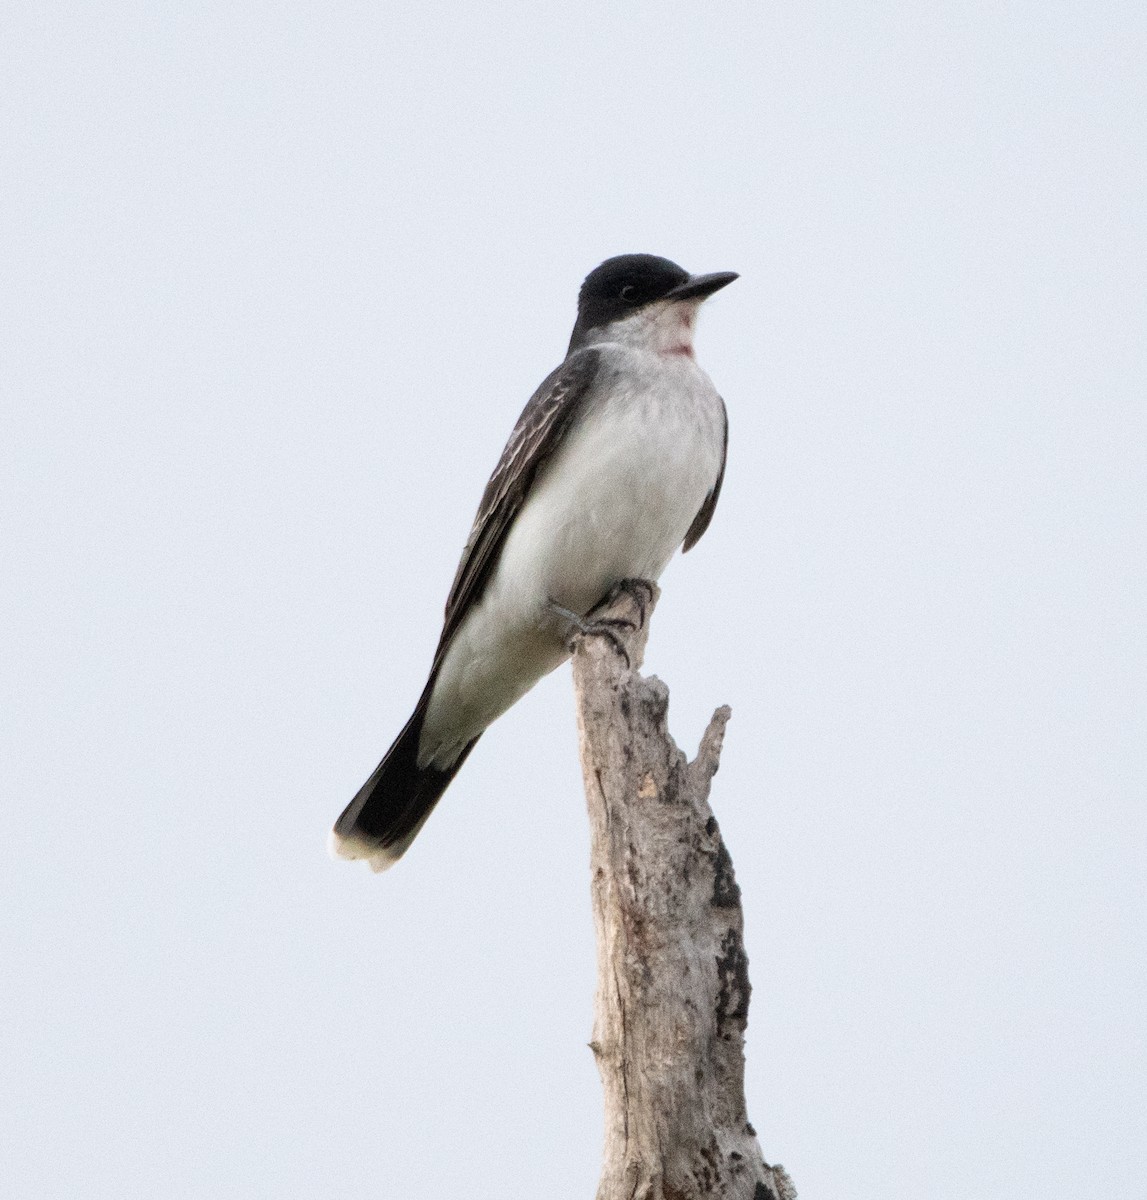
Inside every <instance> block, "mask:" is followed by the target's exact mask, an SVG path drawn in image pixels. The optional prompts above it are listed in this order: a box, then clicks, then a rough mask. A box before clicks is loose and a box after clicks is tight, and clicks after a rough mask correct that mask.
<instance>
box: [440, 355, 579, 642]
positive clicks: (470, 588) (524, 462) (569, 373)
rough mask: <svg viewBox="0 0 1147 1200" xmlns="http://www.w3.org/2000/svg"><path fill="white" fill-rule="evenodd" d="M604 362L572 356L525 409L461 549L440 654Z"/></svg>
mask: <svg viewBox="0 0 1147 1200" xmlns="http://www.w3.org/2000/svg"><path fill="white" fill-rule="evenodd" d="M600 362H601V352H600V351H599V350H594V349H587V350H579V351H577V352H576V353H574V354H571V355H570V356H569V357H568V358H567V359H566V360H565V361H564V362H563V363H562V365H561V366H560V367H558V368H557V369H556V370H555V371H553V372H551V374H549V375H548V376H546V378H545V379H544V380H543V381H542V384H541V386H540V387H539V388H538V390H537V391H536V392H535V393H534V394H533V395H532V396H531V397H530V399H529V402H528V403H527V404H526V407H525V408H524V409H523V410H522V415H521V416H520V417H519V418H518V423H517V425H515V426H514V432H513V433H511V434H510V440H509V441H508V442H507V443H506V448H505V450H503V451H502V457H501V459H500V460H499V462H498V465H497V467H496V468H495V469H494V474H493V475H491V476H490V482H489V483H488V484H487V485H486V491H485V492H484V493H483V495H482V502H481V504H479V505H478V515H477V516H476V517H475V518H474V526H473V528H472V529H471V530H470V537H469V538H468V539H467V542H466V548H465V549H464V550H463V551H462V561H461V562H460V563H459V564H458V571H457V574H455V576H454V583H453V586H452V587H451V588H450V596H449V598H448V599H447V601H446V620H445V623H444V625H443V627H442V638H441V640H440V641H439V643H438V650H439V655H441V653H442V651H443V650H444V649H445V647H446V646H447V644H448V643H449V641H450V639H451V638H452V637H453V636H454V633H455V631H456V630H457V628H458V626H459V625H460V624H461V623H462V620H463V618H464V617H465V616H466V614H467V613H468V612H469V610H470V607H471V605H472V604H474V603H475V601H477V600H478V599H479V597H480V596H481V595H482V592H483V590H484V589H485V587H486V584H487V582H488V581H489V579H490V576H491V575H492V573H493V571H494V567H495V566H496V565H497V562H498V555H499V554H500V553H501V549H502V546H503V545H504V543H505V540H506V535H507V534H508V533H509V531H510V526H511V525H512V524H513V522H514V518H515V517H516V516H517V515H518V512H519V510H520V509H521V507H522V504H523V503H524V501H525V499H526V495H527V493H528V492H529V490H530V486H531V484H532V483H533V481H534V479H535V478H536V477H537V474H538V471H539V470H540V469H541V468H542V466H543V465H544V464H545V463H546V462H547V461H548V460H549V458H550V457H551V455H552V454H553V452H554V449H555V448H556V447H557V445H558V443H559V441H560V440H561V435H562V433H564V431H565V430H566V429H567V428H569V424H570V421H571V420H572V419H573V418H574V416H575V415H576V413H577V412H578V410H579V409H580V407H581V404H582V401H583V400H584V399H585V397H586V395H587V394H588V393H589V390H590V385H591V384H592V383H593V380H594V377H595V376H596V374H597V371H598V366H599V364H600Z"/></svg>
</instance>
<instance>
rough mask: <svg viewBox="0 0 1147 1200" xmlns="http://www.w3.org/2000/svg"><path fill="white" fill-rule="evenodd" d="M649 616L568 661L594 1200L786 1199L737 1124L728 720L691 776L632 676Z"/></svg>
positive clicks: (657, 700) (785, 1189)
mask: <svg viewBox="0 0 1147 1200" xmlns="http://www.w3.org/2000/svg"><path fill="white" fill-rule="evenodd" d="M655 602H656V596H654V599H653V601H652V602H650V603H648V604H646V605H645V611H644V613H642V611H641V605H640V603H639V602H638V601H637V600H636V599H635V598H634V597H633V596H630V595H628V594H623V595H621V596H619V597H618V598H617V599H616V600H614V601H613V602H611V603H610V605H609V607H608V608H607V609H605V610H602V611H601V612H599V613H596V614H595V617H607V618H613V619H618V618H620V619H624V620H628V621H629V622H631V624H632V626H633V628H632V629H624V628H620V627H616V626H614V627H613V629H614V632H616V634H617V639H616V640H615V639H613V638H610V637H606V636H601V635H598V634H594V633H590V634H586V635H582V636H580V637H579V638H578V639H577V645H576V647H575V652H574V661H573V673H574V689H575V692H576V697H577V713H578V735H579V742H580V750H581V765H582V773H583V776H584V779H585V790H586V799H587V802H588V805H589V818H590V827H591V836H592V847H591V852H590V854H591V873H592V888H593V914H594V926H595V931H596V935H597V996H596V1001H595V1012H594V1029H593V1041H592V1042H591V1043H590V1044H591V1047H592V1049H593V1052H594V1054H595V1056H596V1057H597V1063H598V1069H599V1071H600V1073H601V1078H602V1084H603V1087H604V1091H605V1160H604V1164H603V1168H602V1176H601V1183H600V1185H599V1187H598V1192H597V1200H718V1198H719V1200H795V1197H796V1191H795V1189H794V1188H793V1186H792V1183H791V1181H790V1180H789V1178H788V1176H787V1175H786V1174H785V1172H784V1169H783V1168H782V1167H780V1166H775V1167H770V1166H769V1165H768V1164H767V1163H766V1162H765V1160H764V1158H763V1156H762V1154H761V1148H760V1145H759V1144H758V1142H757V1137H756V1132H755V1131H754V1129H753V1127H752V1125H750V1124H749V1119H748V1114H747V1112H746V1109H745V1091H744V1066H745V1057H744V1036H745V1026H746V1024H747V1020H748V1011H749V991H750V989H749V974H748V960H747V959H746V957H745V949H744V945H743V942H742V937H741V930H742V915H741V893H740V889H739V888H738V886H737V883H736V880H735V879H734V876H733V863H732V860H731V859H730V857H729V852H728V850H727V849H726V848H725V844H724V842H723V841H722V840H721V833H720V830H719V829H718V827H717V821H716V818H715V817H714V816H713V812H712V810H711V809H710V807H709V801H708V797H709V786H710V782H711V781H712V778H713V775H714V774H715V773H716V771H717V766H718V760H719V757H720V753H721V743H722V740H723V738H724V734H725V723H726V722H727V721H728V719H729V715H730V710H729V709H728V708H725V707H723V708H719V709H717V711H716V712H715V713H714V714H713V719H712V720H711V721H710V722H709V727H708V729H706V730H705V734H704V736H703V737H702V739H701V745H700V748H699V750H698V752H697V757H696V759H694V761H693V762H689V761H687V759H686V757H685V755H684V754H683V753H682V752H681V751H680V750H679V749H678V748H677V746H676V744H675V743H674V741H673V739H672V737H671V736H670V734H669V730H668V726H667V723H666V714H667V711H668V707H669V691H668V689H667V688H666V686H665V685H664V684H663V683H662V682H661V681H660V680H659V679H656V678H649V679H646V678H644V677H643V676H642V675H640V674H639V673H638V670H637V668H638V667H640V665H641V660H642V655H643V653H644V649H645V641H646V637H647V635H648V624H649V614H650V612H651V611H652V608H653V603H655ZM622 647H623V648H624V651H625V653H624V654H622V653H621V652H620V650H621V648H622ZM626 656H628V662H627V661H626Z"/></svg>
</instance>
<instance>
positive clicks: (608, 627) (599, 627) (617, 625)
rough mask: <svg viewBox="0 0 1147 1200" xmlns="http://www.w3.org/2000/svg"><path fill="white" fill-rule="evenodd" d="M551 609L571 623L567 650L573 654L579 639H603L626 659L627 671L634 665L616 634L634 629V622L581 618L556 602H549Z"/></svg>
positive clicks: (619, 618)
mask: <svg viewBox="0 0 1147 1200" xmlns="http://www.w3.org/2000/svg"><path fill="white" fill-rule="evenodd" d="M596 608H601V605H600V604H599V605H597V606H596ZM549 609H550V612H552V613H554V614H556V615H557V616H559V617H561V618H562V619H563V620H565V621H568V622H569V625H570V628H569V632H568V633H567V634H566V649H567V650H569V651H571V653H572V651H573V649H574V645H575V643H576V641H577V639H578V638H579V637H603V638H605V639H606V640H607V641H608V642H610V643H611V645H612V646H613V648H614V649H615V650H616V651H617V652H618V654H620V655H621V657H622V658H624V659H625V665H626V668H627V669H628V668H629V667H631V666H632V665H633V664H632V663H631V662H630V661H629V651H628V650H626V648H625V643H624V642H623V641H622V640H621V638H620V637H618V635H617V634H616V633H615V632H614V631H615V630H617V629H629V630H632V629H634V628H635V626H634V624H633V622H632V621H627V620H625V618H624V617H598V618H597V619H596V620H593V619H592V617H590V616H585V617H579V616H578V614H577V613H575V612H571V611H570V610H569V609H568V608H563V607H562V606H561V605H560V604H558V603H557V601H556V600H551V601H550V602H549ZM594 611H596V609H595V610H594Z"/></svg>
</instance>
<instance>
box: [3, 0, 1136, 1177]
mask: <svg viewBox="0 0 1147 1200" xmlns="http://www.w3.org/2000/svg"><path fill="white" fill-rule="evenodd" d="M1145 53H1147V9H1145V8H1144V6H1143V5H1142V3H1140V2H1131V0H1128V2H1127V3H1117V2H1115V0H1100V2H1099V3H1087V4H1084V3H1082V2H1079V0H1077V2H1076V3H1071V4H1065V3H1054V2H1052V3H1047V2H1046V0H1045V2H1043V3H1039V4H1037V3H1034V0H1033V2H1016V3H995V4H972V5H968V4H960V5H955V4H948V3H944V4H922V3H921V4H896V3H891V4H878V5H871V4H841V3H821V4H818V3H813V4H808V3H803V4H791V3H790V4H771V5H758V4H728V5H716V6H710V7H708V8H703V7H702V6H698V5H694V4H690V5H685V4H624V5H618V4H603V3H590V4H586V5H581V6H578V7H577V8H571V7H568V6H565V7H562V6H556V5H537V4H526V3H520V4H498V3H495V4H487V5H483V6H476V5H463V4H460V3H452V4H422V5H418V6H415V5H408V6H401V7H399V6H395V5H393V4H385V3H384V4H379V3H377V2H375V3H370V4H359V3H349V4H341V5H334V6H331V5H326V6H306V5H301V4H297V3H292V2H290V0H288V2H286V3H278V4H268V3H260V2H257V0H239V3H227V4H223V3H204V2H199V0H192V2H191V3H190V4H185V5H181V6H179V7H178V8H177V9H173V8H171V7H170V6H168V7H167V8H164V7H162V6H157V5H154V4H152V5H144V4H140V3H131V2H125V3H115V4H113V3H104V2H101V0H95V2H92V3H86V4H72V5H68V4H61V5H50V4H49V5H33V4H31V3H27V2H23V3H21V2H20V0H17V3H15V4H9V5H8V6H7V8H6V9H5V13H4V16H3V25H2V30H0V59H2V61H0V92H2V106H0V113H2V114H3V115H2V120H3V122H4V150H3V184H4V187H3V197H2V199H0V221H2V225H3V230H4V235H3V238H2V245H3V250H2V254H3V258H2V261H0V317H2V323H3V326H2V327H3V330H4V333H3V337H2V344H0V402H2V407H0V457H2V463H0V494H2V496H3V513H2V517H3V525H4V535H3V541H2V546H0V553H2V554H3V565H2V569H3V576H4V579H5V583H4V585H3V589H2V591H0V620H2V622H3V629H4V634H3V638H2V640H0V646H2V650H0V653H2V656H3V657H2V661H0V669H2V676H0V689H2V691H0V703H2V706H3V707H2V717H3V719H2V723H0V724H2V730H3V732H2V735H0V736H2V738H3V747H2V753H0V788H2V790H3V805H2V807H0V839H2V840H0V846H2V849H3V863H4V869H3V871H2V872H0V905H2V907H3V911H4V913H5V914H6V918H5V920H4V921H3V923H2V924H0V963H2V964H3V966H2V969H0V1012H2V1014H3V1019H2V1021H0V1109H2V1112H0V1126H2V1127H3V1129H4V1130H5V1135H4V1146H3V1149H2V1151H0V1192H2V1193H3V1195H4V1196H5V1198H6V1200H56V1198H60V1200H64V1198H67V1200H75V1198H77V1197H79V1198H83V1200H87V1198H92V1200H103V1198H112V1197H114V1198H116V1200H137V1198H138V1200H151V1198H152V1197H156V1196H163V1197H165V1198H166V1200H240V1198H242V1200H258V1198H261V1197H267V1198H270V1197H276V1198H279V1197H291V1198H296V1197H297V1198H300V1200H312V1198H313V1200H341V1198H348V1200H349V1198H350V1197H355V1198H358V1197H363V1196H379V1197H383V1198H385V1200H440V1198H441V1197H445V1196H458V1195H464V1196H468V1197H475V1198H477V1200H534V1198H536V1197H538V1196H543V1195H544V1196H546V1197H555V1198H557V1200H566V1198H569V1200H574V1198H576V1197H586V1196H589V1195H591V1194H592V1191H593V1188H594V1186H595V1182H596V1178H597V1172H598V1166H599V1151H600V1136H601V1131H600V1096H599V1087H598V1081H597V1077H596V1073H595V1070H594V1065H593V1062H592V1057H591V1055H590V1053H589V1051H588V1050H587V1049H586V1045H585V1043H586V1041H587V1040H588V1038H589V1032H590V1021H591V1006H592V994H593V947H592V929H591V923H590V912H589V900H588V880H587V867H586V860H587V833H586V823H585V816H584V812H583V801H582V797H581V792H580V783H579V778H578V772H577V764H576V757H575V745H574V729H573V714H572V703H571V696H570V684H569V678H568V673H567V672H566V671H565V670H562V671H560V672H558V673H557V674H556V675H555V676H553V677H551V678H550V679H548V680H547V681H545V682H544V683H543V684H542V685H541V686H539V687H538V688H537V689H536V691H535V692H533V693H532V694H531V695H530V696H528V697H527V698H526V700H524V701H523V702H522V703H521V704H520V705H519V706H518V707H517V708H516V709H514V710H513V711H512V712H511V713H510V714H508V715H507V716H506V717H505V718H503V720H502V721H501V722H500V723H499V724H497V725H496V726H495V727H494V728H493V729H492V730H491V731H490V732H489V733H488V734H487V736H486V738H485V739H484V741H483V742H482V744H481V746H480V747H479V748H478V750H477V751H476V752H475V754H474V756H473V757H472V758H471V760H470V762H469V763H468V764H467V766H466V769H465V770H464V771H463V772H462V774H461V775H460V776H459V779H458V780H457V782H456V783H455V785H454V786H453V787H452V788H451V790H450V791H449V792H448V793H447V795H446V797H445V799H444V801H443V803H442V805H441V807H440V809H439V810H438V811H437V812H436V813H435V815H434V817H433V818H432V820H431V821H430V823H429V824H428V825H427V827H426V829H425V831H424V832H423V834H422V836H421V837H420V838H419V840H418V842H417V843H416V845H415V846H414V848H413V849H412V851H411V852H410V854H409V855H408V857H407V858H406V859H405V860H404V861H403V862H402V863H401V864H400V865H399V866H398V867H397V868H396V869H395V870H394V871H392V872H391V873H390V874H388V875H385V876H381V877H375V876H372V875H370V874H369V873H368V872H367V871H365V870H363V869H360V868H357V867H354V866H351V865H347V864H342V863H334V862H332V861H330V860H328V859H327V857H326V855H325V850H324V840H325V836H326V832H327V829H328V827H329V825H330V823H331V822H332V821H333V819H334V818H335V816H337V814H338V813H339V811H340V810H341V809H342V807H343V805H344V804H345V803H346V801H347V800H348V799H349V798H350V797H351V795H353V793H354V791H355V790H356V789H357V787H358V786H359V784H360V783H361V782H362V780H363V779H364V778H365V776H366V775H367V773H368V772H369V771H370V769H371V768H372V767H373V766H374V764H375V762H376V761H377V759H378V757H379V756H380V755H381V754H382V752H383V751H384V750H385V749H386V747H387V745H388V744H389V742H390V740H391V738H392V737H393V735H394V734H395V733H396V732H397V730H398V729H399V727H400V726H401V724H402V723H403V721H404V720H405V718H406V716H407V715H408V712H409V709H410V707H411V706H412V704H413V702H414V700H415V699H416V697H417V695H418V692H419V690H420V688H421V686H422V682H423V679H424V675H425V671H426V668H427V665H428V661H429V656H430V653H431V651H432V649H433V644H434V641H435V638H436V636H437V632H438V626H439V621H440V616H441V608H442V603H443V601H444V599H445V594H446V590H447V588H448V586H449V582H450V579H451V576H452V573H453V570H454V566H455V562H456V559H457V555H458V552H459V550H460V549H461V546H462V543H463V541H464V540H465V536H466V532H467V530H468V527H469V523H470V519H471V516H472V514H473V510H474V507H475V505H476V503H477V500H478V497H479V495H480V493H481V491H482V487H483V484H484V483H485V480H486V477H487V474H488V473H489V471H490V469H491V467H492V466H493V464H494V462H495V460H496V458H497V455H498V452H499V450H500V449H501V446H502V443H503V441H504V439H505V437H506V435H507V434H508V432H509V430H510V428H511V426H512V424H513V422H514V419H515V418H516V416H517V414H518V412H519V410H520V408H521V406H522V404H523V403H524V402H525V400H526V398H527V396H528V395H529V394H530V392H531V391H532V389H533V388H534V386H535V385H536V384H537V383H538V381H539V380H540V379H541V378H542V376H543V375H544V374H545V373H546V372H547V371H548V370H549V369H550V368H551V367H552V366H554V365H555V364H556V362H557V361H558V360H559V358H560V357H561V354H562V353H563V351H564V348H565V344H566V340H567V338H568V335H569V327H570V325H571V323H572V320H573V312H574V297H575V294H576V289H577V287H578V284H579V283H580V281H581V279H582V276H583V275H584V274H585V273H586V272H587V271H588V270H589V269H590V268H591V267H593V266H594V265H595V264H596V263H597V262H599V261H600V260H601V259H603V258H605V257H606V256H608V255H610V254H615V253H619V252H624V251H650V252H653V253H658V254H665V255H668V256H669V257H671V258H674V259H676V260H678V261H679V262H681V263H683V264H684V265H685V266H687V267H688V268H690V269H691V270H696V271H710V270H725V269H733V270H737V271H740V272H741V273H742V278H741V280H740V281H739V282H738V283H736V284H735V285H734V286H733V287H731V288H729V289H728V291H726V292H723V293H722V294H721V295H720V296H719V297H717V298H716V299H715V300H714V301H713V302H712V303H711V304H710V305H709V307H708V309H707V311H706V313H705V315H704V318H703V320H702V326H701V329H700V333H699V337H698V348H699V358H700V360H701V362H702V363H703V364H704V365H705V366H706V367H707V369H708V370H709V372H710V374H711V375H712V376H713V378H714V380H715V381H716V383H717V385H718V387H719V388H720V390H721V391H722V393H723V394H724V396H725V398H726V400H727V402H728V406H729V413H730V420H731V443H730V458H729V473H728V477H727V481H726V487H725V492H724V495H723V496H722V500H721V504H720V506H719V507H718V510H717V514H716V518H715V520H714V523H713V526H712V528H711V530H710V532H709V533H708V535H707V536H706V538H705V539H704V540H703V542H702V543H701V544H700V546H699V547H698V548H697V550H696V551H694V552H693V553H692V554H690V555H689V556H688V557H687V558H685V559H683V560H681V561H680V562H677V563H674V564H673V565H672V566H671V567H670V570H669V571H668V573H667V574H666V576H665V578H664V580H663V585H664V593H665V594H664V599H663V602H662V604H661V606H660V608H659V610H658V613H657V617H656V622H655V625H654V629H653V638H652V643H651V650H650V656H649V665H650V667H651V668H652V669H653V670H655V671H657V672H658V673H659V674H661V675H662V676H663V678H665V679H666V681H667V682H668V683H669V685H670V687H671V688H672V694H673V706H672V718H673V719H672V725H673V728H674V730H675V732H676V733H677V736H678V738H679V740H680V741H681V742H682V743H683V744H685V745H687V746H688V747H689V748H692V747H693V746H694V745H695V742H696V739H697V737H698V735H699V733H700V731H701V729H702V727H703V725H704V722H705V719H706V718H707V716H708V714H709V712H710V711H711V709H712V708H713V707H714V706H715V705H717V704H718V703H722V702H729V703H730V704H731V705H732V706H733V713H734V716H733V722H732V724H731V725H730V729H729V738H728V742H727V747H726V753H725V757H724V761H723V765H722V770H721V773H720V775H719V777H718V779H717V781H716V786H715V791H714V797H713V801H714V805H715V807H716V810H717V813H718V816H719V817H720V820H721V823H722V826H723V828H724V831H725V834H726V837H727V840H728V843H729V845H730V848H731V850H732V853H733V857H734V860H735V862H736V865H737V870H738V875H739V878H740V881H741V884H742V886H743V889H744V895H745V909H746V920H747V946H748V950H749V954H750V959H751V973H752V978H753V983H754V986H755V994H754V999H753V1008H752V1012H751V1024H750V1030H749V1035H750V1041H749V1048H748V1050H749V1060H748V1089H749V1100H750V1113H751V1116H752V1119H753V1121H754V1123H755V1124H756V1126H757V1128H758V1130H759V1131H760V1134H761V1141H762V1145H763V1148H764V1151H765V1155H766V1157H767V1158H769V1159H770V1160H771V1161H776V1160H780V1161H782V1162H784V1163H785V1164H786V1165H787V1167H788V1168H789V1170H790V1171H791V1172H792V1175H793V1177H794V1179H795V1180H796V1182H797V1185H798V1187H799V1188H800V1191H801V1195H802V1200H821V1198H824V1200H868V1198H870V1197H871V1198H876V1197H880V1198H881V1200H883V1198H885V1197H913V1198H915V1197H926V1198H927V1200H949V1198H950V1200H966V1198H967V1197H968V1196H969V1195H971V1196H974V1197H976V1200H1027V1198H1029V1197H1030V1198H1032V1200H1035V1198H1036V1197H1039V1198H1040V1200H1043V1198H1044V1197H1046V1196H1048V1195H1052V1194H1056V1195H1058V1194H1063V1193H1067V1192H1071V1193H1072V1194H1078V1195H1086V1196H1102V1197H1113V1198H1116V1197H1128V1198H1130V1197H1134V1196H1139V1195H1141V1194H1142V1186H1143V1183H1142V1181H1143V1178H1144V1174H1145V1173H1147V1163H1145V1161H1144V1159H1145V1157H1147V1154H1145V1150H1144V1147H1145V1146H1147V1100H1145V1087H1147V1085H1145V1078H1147V1062H1145V1059H1147V1045H1145V1039H1144V1024H1143V1016H1142V1014H1143V1012H1145V1011H1147V994H1145V992H1147V989H1145V966H1144V963H1145V938H1144V900H1145V896H1144V862H1145V861H1147V828H1145V826H1147V815H1145V809H1147V805H1145V801H1147V717H1145V713H1147V705H1145V692H1147V688H1145V678H1147V645H1145V637H1144V632H1143V608H1144V601H1145V599H1147V580H1145V573H1147V568H1145V563H1147V553H1145V548H1144V527H1145V519H1147V503H1145V499H1144V497H1145V468H1147V449H1145V447H1147V417H1145V400H1147V351H1145V338H1144V331H1145V329H1147V289H1145V284H1144V280H1145V275H1147V271H1145V268H1147V262H1145V258H1147V254H1145V250H1147V245H1145V242H1147V238H1145V232H1147V206H1145V204H1144V196H1145V195H1147V170H1145V166H1144V164H1145V154H1144V147H1145V145H1147V120H1145V116H1144V114H1145V113H1147V75H1145V73H1144V70H1143V62H1144V55H1145Z"/></svg>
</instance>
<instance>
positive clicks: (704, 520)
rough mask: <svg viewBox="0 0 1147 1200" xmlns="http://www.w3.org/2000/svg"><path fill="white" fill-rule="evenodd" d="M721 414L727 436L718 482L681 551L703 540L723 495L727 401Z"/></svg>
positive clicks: (722, 449) (726, 453)
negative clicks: (702, 537)
mask: <svg viewBox="0 0 1147 1200" xmlns="http://www.w3.org/2000/svg"><path fill="white" fill-rule="evenodd" d="M721 415H722V417H724V420H725V438H724V441H723V442H722V444H721V469H720V470H719V471H718V472H717V482H716V483H715V484H713V490H712V491H711V492H710V493H709V494H708V495H707V496H706V497H705V503H704V504H702V505H701V507H700V509H699V510H698V512H697V515H696V516H695V517H694V518H693V524H692V525H690V526H689V532H688V533H687V534H686V535H685V543H684V545H683V546H682V547H681V553H682V554H684V553H685V551H686V550H692V549H693V547H694V546H696V545H697V543H698V542H699V541H700V540H701V535H702V534H703V533H704V532H705V530H706V529H708V528H709V522H710V521H711V520H712V519H713V510H714V509H715V508H716V507H717V499H718V497H719V496H720V495H721V484H722V483H724V482H725V459H726V458H727V457H728V453H729V413H728V411H727V410H726V408H725V401H724V400H722V401H721Z"/></svg>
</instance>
